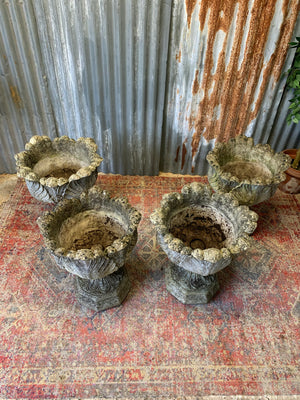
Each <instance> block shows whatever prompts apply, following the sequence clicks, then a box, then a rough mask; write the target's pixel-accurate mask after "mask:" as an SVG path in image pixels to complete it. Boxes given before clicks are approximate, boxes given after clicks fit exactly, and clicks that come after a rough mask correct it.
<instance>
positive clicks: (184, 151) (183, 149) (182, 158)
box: [181, 142, 187, 169]
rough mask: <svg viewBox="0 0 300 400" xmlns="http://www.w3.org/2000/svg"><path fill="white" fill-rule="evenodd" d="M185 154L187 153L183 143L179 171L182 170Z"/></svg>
mask: <svg viewBox="0 0 300 400" xmlns="http://www.w3.org/2000/svg"><path fill="white" fill-rule="evenodd" d="M186 153H187V149H186V145H185V142H184V143H182V156H181V169H183V167H184V163H185V156H186Z"/></svg>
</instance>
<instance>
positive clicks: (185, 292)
mask: <svg viewBox="0 0 300 400" xmlns="http://www.w3.org/2000/svg"><path fill="white" fill-rule="evenodd" d="M165 279H166V286H167V290H168V291H169V292H170V293H171V294H172V295H173V296H174V297H176V299H177V300H179V301H180V302H181V303H183V304H206V303H208V302H209V301H210V300H211V299H212V298H213V296H214V295H215V294H216V293H217V291H218V290H219V288H220V286H219V282H218V279H217V276H216V274H214V275H208V276H202V275H199V274H195V273H192V272H189V271H186V270H185V269H184V268H181V267H179V266H178V265H176V264H174V263H170V264H169V266H168V267H167V269H166V275H165Z"/></svg>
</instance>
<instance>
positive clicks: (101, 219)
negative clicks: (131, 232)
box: [59, 211, 125, 251]
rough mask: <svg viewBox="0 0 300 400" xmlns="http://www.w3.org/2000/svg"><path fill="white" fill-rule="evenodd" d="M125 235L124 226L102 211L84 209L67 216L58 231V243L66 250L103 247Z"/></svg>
mask: <svg viewBox="0 0 300 400" xmlns="http://www.w3.org/2000/svg"><path fill="white" fill-rule="evenodd" d="M124 235H125V228H124V227H123V226H122V224H121V223H120V222H119V221H117V220H116V219H115V218H113V217H111V216H107V215H105V214H104V213H102V212H96V211H85V212H82V213H80V214H77V215H76V216H75V217H73V218H69V219H68V220H67V221H66V222H65V223H64V224H63V225H62V227H61V230H60V233H59V241H60V245H61V246H62V247H64V248H66V249H68V250H74V251H77V250H80V249H93V248H95V247H97V248H98V249H99V248H102V249H105V248H106V247H108V246H110V245H111V244H112V243H113V242H114V241H115V240H116V239H120V238H121V237H122V236H124Z"/></svg>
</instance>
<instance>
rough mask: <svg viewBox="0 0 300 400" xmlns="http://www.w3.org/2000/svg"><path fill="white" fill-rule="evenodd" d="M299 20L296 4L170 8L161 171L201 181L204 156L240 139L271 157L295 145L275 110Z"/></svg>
mask: <svg viewBox="0 0 300 400" xmlns="http://www.w3.org/2000/svg"><path fill="white" fill-rule="evenodd" d="M298 13H299V2H298V1H297V0H291V1H284V0H268V1H261V0H239V1H236V0H228V1H219V0H185V2H183V1H181V0H174V3H173V12H172V24H171V32H170V45H169V58H168V72H167V77H168V78H167V89H166V103H165V118H164V127H163V144H162V150H161V154H162V155H164V156H162V157H161V164H160V169H161V170H162V171H169V172H177V173H184V174H189V173H196V174H200V175H204V174H206V173H207V168H208V165H207V162H206V161H205V158H206V155H207V152H208V151H209V150H211V149H212V148H213V147H214V144H215V143H216V142H217V141H218V142H224V141H226V140H228V139H229V138H231V137H235V136H236V135H238V134H246V135H247V136H252V137H253V138H254V140H255V142H256V143H257V142H261V143H267V142H269V143H270V144H271V145H272V146H273V147H274V148H275V149H276V150H277V151H279V150H282V149H283V148H284V145H288V146H290V145H292V144H296V143H298V145H300V141H299V136H298V133H297V132H299V127H297V126H296V125H295V126H293V127H292V126H291V127H287V126H286V124H285V126H283V125H284V124H283V120H285V119H286V114H284V110H283V109H284V108H285V109H286V107H287V106H286V104H287V102H286V100H285V101H284V100H283V102H281V100H282V93H283V88H284V84H285V79H286V78H283V79H282V72H283V71H284V70H286V69H287V68H288V67H289V66H290V64H291V61H292V58H293V54H292V52H290V54H289V55H288V58H287V60H286V55H287V51H288V42H289V41H290V40H291V38H292V34H293V32H294V34H296V35H297V36H300V30H299V20H298V24H297V16H298ZM278 107H281V109H280V110H279V108H278ZM285 111H286V110H285ZM275 120H279V121H280V123H281V126H282V130H280V129H279V128H276V129H275V128H274V129H273V130H272V126H273V123H274V121H275ZM283 136H284V137H289V138H290V139H286V140H283Z"/></svg>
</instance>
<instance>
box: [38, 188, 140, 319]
mask: <svg viewBox="0 0 300 400" xmlns="http://www.w3.org/2000/svg"><path fill="white" fill-rule="evenodd" d="M140 219H141V214H140V213H139V212H138V211H137V210H135V209H134V208H132V207H131V206H130V204H129V203H128V200H127V199H126V198H111V197H110V195H109V193H107V192H106V191H102V190H100V188H98V187H97V186H94V187H93V188H91V189H89V190H88V191H87V192H84V193H82V194H81V195H80V197H79V198H78V199H76V198H74V199H65V200H63V201H61V202H60V203H58V204H57V205H56V206H55V207H54V209H53V211H51V212H46V213H45V214H44V215H43V216H41V217H39V218H38V220H37V222H38V225H39V228H40V231H41V233H42V235H43V237H44V241H45V245H46V248H47V249H48V250H49V251H50V253H51V254H52V255H53V256H54V259H55V260H56V263H57V264H58V265H59V266H60V267H62V268H65V269H66V270H67V271H69V272H70V273H71V274H74V275H75V276H76V289H77V297H78V300H79V302H80V303H81V304H82V305H84V306H86V307H88V308H92V309H94V310H96V311H101V310H105V309H107V308H111V307H115V306H119V305H120V304H121V303H122V302H123V300H124V299H125V297H126V295H127V293H128V291H129V289H130V283H129V280H128V276H127V272H126V269H125V267H124V264H125V259H126V256H127V255H128V254H129V253H130V252H131V250H132V249H133V247H134V245H135V244H136V241H137V227H138V224H139V222H140Z"/></svg>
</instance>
